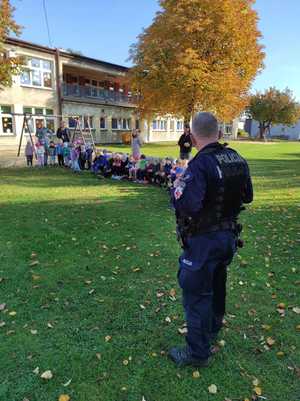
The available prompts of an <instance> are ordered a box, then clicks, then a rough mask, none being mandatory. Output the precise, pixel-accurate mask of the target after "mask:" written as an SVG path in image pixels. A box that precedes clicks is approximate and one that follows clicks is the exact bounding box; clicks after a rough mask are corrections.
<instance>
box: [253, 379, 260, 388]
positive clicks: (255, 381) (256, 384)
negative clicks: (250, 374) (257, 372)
mask: <svg viewBox="0 0 300 401" xmlns="http://www.w3.org/2000/svg"><path fill="white" fill-rule="evenodd" d="M252 384H253V386H258V385H259V380H258V379H257V378H255V379H254V380H253V381H252Z"/></svg>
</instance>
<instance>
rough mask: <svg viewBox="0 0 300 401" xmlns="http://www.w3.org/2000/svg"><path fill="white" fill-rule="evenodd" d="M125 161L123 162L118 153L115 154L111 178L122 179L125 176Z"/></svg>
mask: <svg viewBox="0 0 300 401" xmlns="http://www.w3.org/2000/svg"><path fill="white" fill-rule="evenodd" d="M122 164H123V162H122V158H121V156H120V155H119V154H118V153H116V154H115V155H113V158H112V167H111V173H112V176H111V178H112V179H114V180H120V179H121V178H122V176H123V174H122V173H123V165H122Z"/></svg>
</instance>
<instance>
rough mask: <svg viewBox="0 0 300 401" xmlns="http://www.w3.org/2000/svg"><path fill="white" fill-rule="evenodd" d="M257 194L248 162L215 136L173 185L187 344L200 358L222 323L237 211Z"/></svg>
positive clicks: (205, 355) (235, 242)
mask: <svg viewBox="0 0 300 401" xmlns="http://www.w3.org/2000/svg"><path fill="white" fill-rule="evenodd" d="M252 200H253V190H252V183H251V178H250V174H249V168H248V164H247V162H246V161H245V160H244V159H243V158H242V157H241V156H240V155H239V154H238V153H237V152H236V151H234V150H233V149H230V148H227V147H226V146H224V145H222V144H220V143H218V142H216V143H211V144H209V145H207V146H206V147H204V148H203V149H201V150H200V151H199V152H198V154H197V155H196V156H195V157H194V159H193V160H191V161H190V163H189V166H188V168H187V170H186V172H185V174H184V176H183V177H182V179H181V180H180V181H179V183H177V185H176V188H175V189H174V191H173V204H174V207H175V210H176V217H177V228H178V231H179V233H180V237H181V239H182V247H183V253H182V255H181V256H180V258H179V272H178V281H179V284H180V286H181V288H182V291H183V305H184V309H185V314H186V321H187V326H188V334H187V337H186V340H187V344H188V349H189V352H190V353H191V355H192V357H193V358H195V359H197V360H207V359H208V358H209V356H210V342H211V340H212V339H214V338H215V337H216V335H217V333H218V332H219V330H220V329H221V327H222V321H223V317H224V313H225V297H226V269H227V266H228V265H229V264H230V262H231V261H232V258H233V256H234V253H235V252H236V249H237V245H238V232H239V231H240V226H239V225H238V223H237V217H238V215H239V213H240V211H241V210H242V205H243V203H250V202H252Z"/></svg>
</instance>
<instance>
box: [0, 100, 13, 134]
mask: <svg viewBox="0 0 300 401" xmlns="http://www.w3.org/2000/svg"><path fill="white" fill-rule="evenodd" d="M0 113H1V119H0V135H1V134H13V132H14V127H13V116H12V115H11V113H12V107H11V106H3V105H1V106H0Z"/></svg>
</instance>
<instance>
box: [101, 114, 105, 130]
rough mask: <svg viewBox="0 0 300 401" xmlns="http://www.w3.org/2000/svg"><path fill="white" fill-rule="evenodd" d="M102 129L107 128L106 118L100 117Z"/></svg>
mask: <svg viewBox="0 0 300 401" xmlns="http://www.w3.org/2000/svg"><path fill="white" fill-rule="evenodd" d="M100 129H106V118H105V117H100Z"/></svg>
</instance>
